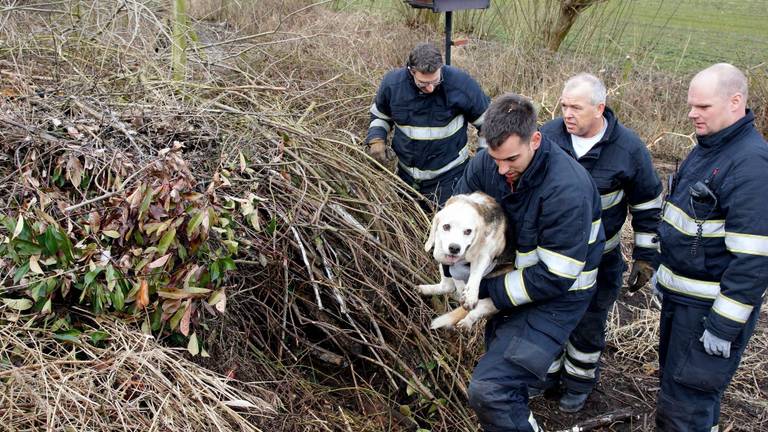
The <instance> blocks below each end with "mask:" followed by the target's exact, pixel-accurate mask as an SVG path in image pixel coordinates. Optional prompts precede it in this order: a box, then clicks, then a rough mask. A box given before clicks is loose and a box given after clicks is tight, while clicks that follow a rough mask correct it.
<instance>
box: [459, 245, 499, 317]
mask: <svg viewBox="0 0 768 432" xmlns="http://www.w3.org/2000/svg"><path fill="white" fill-rule="evenodd" d="M492 265H493V259H492V258H491V257H490V256H489V255H487V254H483V255H480V256H478V257H477V259H476V260H475V261H474V262H473V263H472V266H471V267H470V268H469V280H468V281H467V288H466V289H465V290H464V304H463V305H464V307H465V308H467V309H469V310H472V309H474V308H475V306H477V300H478V297H479V295H480V281H481V280H482V279H483V276H485V273H486V270H487V269H488V268H489V267H491V266H492Z"/></svg>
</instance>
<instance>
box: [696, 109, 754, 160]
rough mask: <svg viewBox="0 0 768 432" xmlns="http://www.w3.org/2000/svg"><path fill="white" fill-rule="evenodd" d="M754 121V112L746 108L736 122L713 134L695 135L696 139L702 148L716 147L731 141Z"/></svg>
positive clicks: (712, 148)
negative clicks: (744, 112) (745, 112)
mask: <svg viewBox="0 0 768 432" xmlns="http://www.w3.org/2000/svg"><path fill="white" fill-rule="evenodd" d="M754 122H755V114H754V113H752V110H750V109H747V114H746V115H745V116H744V117H742V118H740V119H739V120H737V121H736V123H734V124H732V125H730V126H728V127H727V128H725V129H723V130H721V131H718V132H715V133H713V134H709V135H696V141H697V142H698V143H699V147H702V148H703V149H704V150H714V149H718V148H721V147H723V146H724V145H726V144H728V143H729V142H731V141H732V140H733V138H734V137H735V136H736V135H738V134H740V133H742V132H743V131H744V130H745V129H747V128H750V127H751V126H752V123H754Z"/></svg>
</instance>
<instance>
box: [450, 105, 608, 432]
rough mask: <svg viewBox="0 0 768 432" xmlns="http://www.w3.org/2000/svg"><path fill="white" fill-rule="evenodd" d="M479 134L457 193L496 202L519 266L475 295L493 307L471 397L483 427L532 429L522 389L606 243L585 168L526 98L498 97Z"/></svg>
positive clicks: (550, 350) (562, 327) (570, 314)
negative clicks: (542, 126)
mask: <svg viewBox="0 0 768 432" xmlns="http://www.w3.org/2000/svg"><path fill="white" fill-rule="evenodd" d="M483 133H484V134H485V138H486V140H487V143H488V148H487V149H485V150H482V151H480V152H479V153H478V155H477V156H476V157H475V158H473V159H472V161H471V162H470V163H469V166H468V167H467V170H466V172H465V173H464V176H463V177H462V179H461V180H460V181H459V183H458V184H457V186H456V190H455V192H456V193H457V194H458V193H471V192H474V191H482V192H485V193H487V194H488V195H491V196H492V197H494V198H495V199H496V201H498V202H499V204H500V205H501V206H502V208H503V209H504V212H505V214H506V216H507V219H508V222H509V224H508V227H509V228H508V232H507V234H506V239H507V244H508V245H511V246H512V247H513V248H514V249H515V251H516V257H515V267H516V269H515V270H514V271H511V272H509V273H507V274H506V275H502V276H498V277H496V278H487V279H483V281H482V282H481V285H480V291H481V292H480V297H490V298H491V299H492V300H493V303H494V305H495V306H496V308H497V309H499V313H498V314H496V315H494V316H493V317H492V318H491V319H490V320H489V321H488V323H487V325H486V330H485V342H486V352H485V354H484V355H483V356H482V357H481V358H480V361H479V362H478V364H477V366H476V367H475V369H474V371H473V374H472V379H471V381H470V384H469V403H470V405H471V406H472V408H473V409H474V411H475V412H476V413H477V416H478V419H479V420H480V423H481V424H482V426H483V428H484V429H485V430H486V431H532V430H533V431H535V430H539V428H538V425H537V423H536V420H535V419H534V417H533V414H532V413H531V411H530V410H529V408H528V388H529V386H531V385H534V384H536V383H538V382H540V381H541V380H543V379H544V378H545V377H546V375H547V370H548V369H549V366H550V365H551V364H552V362H553V361H554V360H555V358H556V357H557V356H558V355H559V353H560V351H561V350H562V347H563V345H564V344H565V342H566V341H567V340H568V335H569V334H570V333H571V331H572V330H573V329H574V328H575V327H576V324H577V323H578V322H579V319H580V318H581V316H582V315H583V314H584V311H586V309H587V306H588V305H589V303H590V300H591V298H592V295H593V293H594V291H595V290H594V286H595V280H596V278H597V265H598V263H599V262H600V257H601V255H602V252H603V244H604V242H605V235H604V233H603V229H602V225H601V223H600V196H599V194H598V192H597V189H596V188H595V186H594V183H593V182H592V180H591V179H590V177H589V173H587V172H586V170H584V168H583V167H582V166H581V165H579V163H578V162H576V161H575V160H574V159H573V158H572V157H570V156H569V155H568V154H566V153H565V152H564V151H563V150H562V149H561V148H560V147H559V146H558V145H557V144H555V143H553V142H551V141H550V140H549V139H547V138H546V137H542V135H541V133H540V132H539V131H537V130H536V111H535V109H534V107H533V105H532V104H531V102H530V101H528V100H527V99H524V98H522V97H520V96H518V95H515V94H506V95H504V96H501V97H499V98H498V99H496V100H495V101H494V102H493V103H492V104H491V106H490V108H488V112H487V113H486V121H485V124H484V125H483ZM450 270H451V275H452V276H453V275H454V274H455V272H454V271H453V270H454V269H453V268H452V269H450ZM454 277H458V276H454Z"/></svg>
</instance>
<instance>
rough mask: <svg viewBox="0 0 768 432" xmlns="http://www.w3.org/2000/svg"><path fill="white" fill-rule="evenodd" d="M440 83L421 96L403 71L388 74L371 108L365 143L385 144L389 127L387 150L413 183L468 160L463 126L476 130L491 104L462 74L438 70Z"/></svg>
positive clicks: (457, 70)
mask: <svg viewBox="0 0 768 432" xmlns="http://www.w3.org/2000/svg"><path fill="white" fill-rule="evenodd" d="M441 73H442V79H443V81H442V83H441V84H440V85H439V86H437V88H436V89H435V90H434V91H433V92H432V93H428V94H427V93H422V92H421V91H420V90H419V88H418V87H416V84H415V83H414V80H413V76H412V75H411V73H410V72H409V71H408V69H407V68H400V69H395V70H392V71H390V72H388V73H387V74H386V75H385V76H384V79H383V80H382V82H381V85H380V86H379V90H378V92H377V93H376V100H375V101H374V103H373V105H372V106H371V124H370V127H369V128H368V136H367V137H366V142H370V141H371V140H372V139H374V138H382V139H384V140H385V141H386V139H387V134H388V133H389V131H390V129H392V128H394V134H393V137H392V149H393V150H394V151H395V153H396V154H397V157H398V159H399V164H400V168H401V169H402V170H403V171H405V172H406V173H408V174H409V175H410V176H411V177H412V178H414V179H415V180H420V181H424V180H431V179H434V178H438V177H439V176H440V175H441V174H444V173H446V172H448V171H450V169H451V168H454V167H456V166H459V165H461V164H462V163H464V162H466V161H467V159H468V158H469V148H468V147H467V124H468V123H472V124H473V125H474V126H475V127H477V128H478V129H479V128H480V127H481V126H482V123H483V113H485V110H486V109H487V108H488V104H489V103H490V99H489V98H488V96H487V95H486V94H485V93H484V92H483V90H482V89H481V88H480V86H479V85H478V84H477V82H476V81H475V80H474V79H472V77H470V76H469V74H467V73H466V72H464V71H462V70H460V69H456V68H454V67H451V66H443V67H442V72H441Z"/></svg>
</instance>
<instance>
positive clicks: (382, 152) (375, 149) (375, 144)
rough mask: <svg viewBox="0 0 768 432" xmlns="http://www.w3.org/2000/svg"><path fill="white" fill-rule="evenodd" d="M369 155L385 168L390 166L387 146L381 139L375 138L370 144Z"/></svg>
mask: <svg viewBox="0 0 768 432" xmlns="http://www.w3.org/2000/svg"><path fill="white" fill-rule="evenodd" d="M368 155H370V156H371V157H372V158H374V159H376V162H378V163H380V164H382V165H384V166H387V165H388V164H389V159H388V158H387V144H386V143H385V142H384V140H383V139H381V138H374V139H372V140H371V141H370V142H368Z"/></svg>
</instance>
